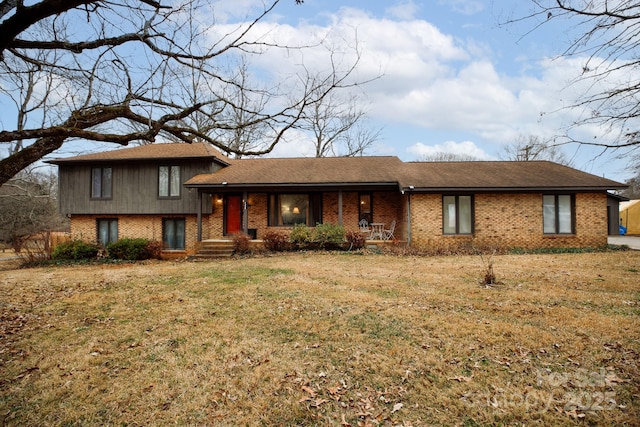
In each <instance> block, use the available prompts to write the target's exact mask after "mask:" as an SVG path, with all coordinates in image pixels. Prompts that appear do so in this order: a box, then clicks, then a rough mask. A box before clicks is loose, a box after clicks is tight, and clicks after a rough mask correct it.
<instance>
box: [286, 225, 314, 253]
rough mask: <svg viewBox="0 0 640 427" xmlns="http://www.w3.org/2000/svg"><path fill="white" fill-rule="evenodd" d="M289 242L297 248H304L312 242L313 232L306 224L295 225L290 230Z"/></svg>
mask: <svg viewBox="0 0 640 427" xmlns="http://www.w3.org/2000/svg"><path fill="white" fill-rule="evenodd" d="M289 241H290V242H291V243H293V244H294V245H296V246H297V247H298V248H306V247H308V246H309V245H310V244H311V243H312V242H313V231H312V230H311V228H309V227H307V226H306V224H296V225H294V226H293V228H292V229H291V234H290V235H289Z"/></svg>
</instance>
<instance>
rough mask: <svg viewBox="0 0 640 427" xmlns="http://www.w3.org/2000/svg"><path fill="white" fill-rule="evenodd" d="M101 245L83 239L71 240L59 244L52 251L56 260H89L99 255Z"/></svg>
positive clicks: (52, 255) (52, 257) (52, 256)
mask: <svg viewBox="0 0 640 427" xmlns="http://www.w3.org/2000/svg"><path fill="white" fill-rule="evenodd" d="M99 251H100V247H99V246H98V245H95V244H93V243H87V242H84V241H82V240H71V241H68V242H63V243H60V244H59V245H57V246H56V247H55V248H54V249H53V252H52V253H51V259H54V260H87V259H94V258H96V257H97V256H98V252H99Z"/></svg>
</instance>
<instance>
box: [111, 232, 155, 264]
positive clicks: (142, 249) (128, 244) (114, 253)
mask: <svg viewBox="0 0 640 427" xmlns="http://www.w3.org/2000/svg"><path fill="white" fill-rule="evenodd" d="M106 249H107V254H108V255H109V258H113V259H122V260H127V261H136V260H143V259H151V258H159V257H160V251H161V247H160V245H159V243H157V242H152V241H150V240H148V239H142V238H137V239H130V238H124V239H120V240H118V241H117V242H113V243H109V244H108V245H107V248H106Z"/></svg>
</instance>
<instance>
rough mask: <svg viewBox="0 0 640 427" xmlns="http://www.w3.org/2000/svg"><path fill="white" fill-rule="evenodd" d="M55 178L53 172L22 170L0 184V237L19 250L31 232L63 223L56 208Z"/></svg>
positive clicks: (57, 228) (44, 229) (55, 227)
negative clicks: (3, 183) (0, 185)
mask: <svg viewBox="0 0 640 427" xmlns="http://www.w3.org/2000/svg"><path fill="white" fill-rule="evenodd" d="M56 179H57V178H56V176H55V175H53V174H45V173H41V172H36V171H33V170H25V171H22V172H20V173H19V174H18V175H17V176H16V177H15V178H13V179H11V180H9V181H8V182H7V183H5V185H3V186H2V187H0V241H3V242H8V243H10V244H11V246H12V247H13V249H14V250H15V251H16V252H19V251H20V249H21V247H22V244H23V242H24V241H25V240H26V239H27V238H29V237H30V236H33V235H34V234H37V233H41V232H47V231H57V230H61V229H63V228H64V227H65V225H66V223H65V219H64V218H62V217H61V216H60V215H59V214H58V210H57V201H56V194H55V191H56V188H57V181H56Z"/></svg>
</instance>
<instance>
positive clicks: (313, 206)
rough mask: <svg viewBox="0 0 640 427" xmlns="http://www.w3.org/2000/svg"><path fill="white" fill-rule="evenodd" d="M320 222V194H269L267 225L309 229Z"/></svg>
mask: <svg viewBox="0 0 640 427" xmlns="http://www.w3.org/2000/svg"><path fill="white" fill-rule="evenodd" d="M321 222H322V194H320V193H311V194H270V195H269V225H270V226H278V225H285V226H293V225H295V224H306V225H308V226H310V227H313V226H315V225H316V224H318V223H321Z"/></svg>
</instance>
